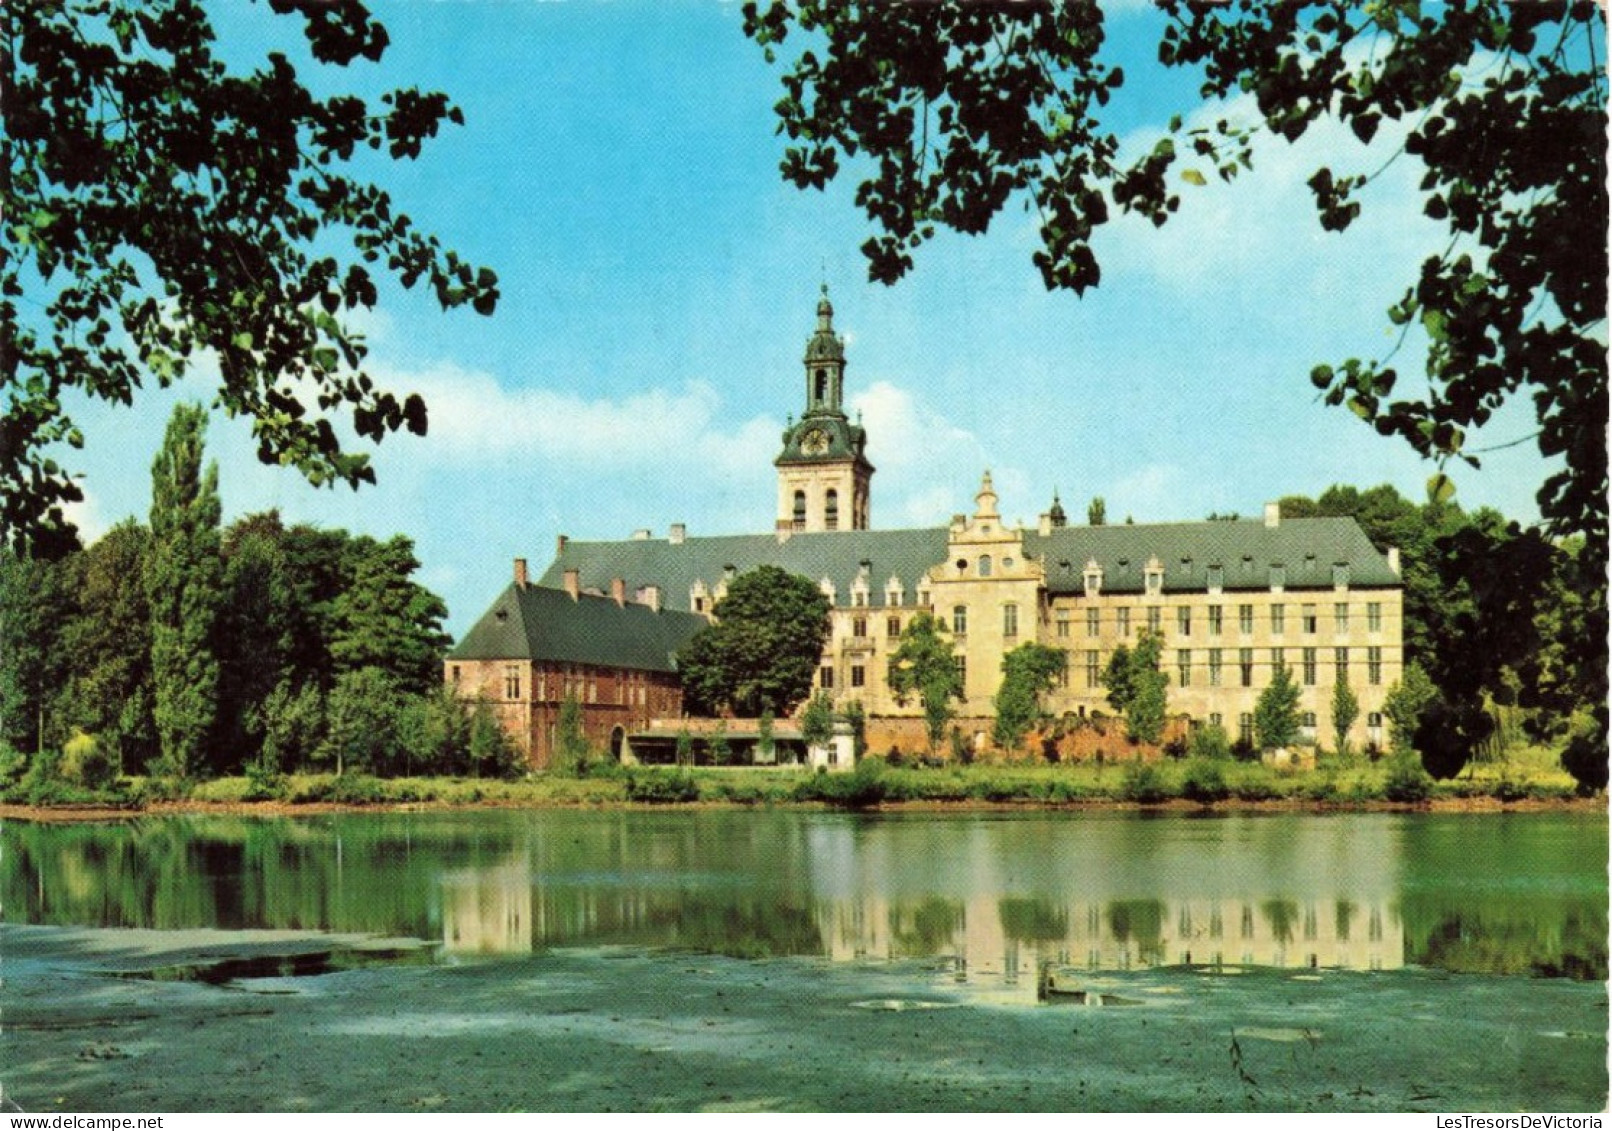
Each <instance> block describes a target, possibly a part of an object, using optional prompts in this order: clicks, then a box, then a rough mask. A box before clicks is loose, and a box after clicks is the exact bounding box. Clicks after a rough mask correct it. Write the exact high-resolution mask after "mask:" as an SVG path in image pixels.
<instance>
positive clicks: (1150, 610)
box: [1147, 605, 1164, 632]
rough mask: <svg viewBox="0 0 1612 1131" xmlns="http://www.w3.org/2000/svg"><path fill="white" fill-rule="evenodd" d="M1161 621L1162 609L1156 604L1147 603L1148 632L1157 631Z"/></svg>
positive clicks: (1162, 618)
mask: <svg viewBox="0 0 1612 1131" xmlns="http://www.w3.org/2000/svg"><path fill="white" fill-rule="evenodd" d="M1163 623H1164V610H1163V609H1161V608H1159V607H1158V606H1157V605H1149V606H1148V607H1147V630H1148V631H1149V632H1157V631H1159V627H1160V625H1162V624H1163Z"/></svg>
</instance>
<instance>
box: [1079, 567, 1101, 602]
mask: <svg viewBox="0 0 1612 1131" xmlns="http://www.w3.org/2000/svg"><path fill="white" fill-rule="evenodd" d="M1083 580H1084V582H1085V589H1086V596H1087V597H1095V596H1097V594H1099V593H1101V592H1102V591H1103V571H1102V570H1101V569H1098V568H1097V563H1096V562H1093V563H1092V564H1091V565H1088V566H1087V567H1086V572H1085V574H1084V576H1083Z"/></svg>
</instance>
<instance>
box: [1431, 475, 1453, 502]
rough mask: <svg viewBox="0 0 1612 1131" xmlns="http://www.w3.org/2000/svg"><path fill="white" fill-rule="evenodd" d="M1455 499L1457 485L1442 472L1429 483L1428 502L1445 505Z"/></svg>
mask: <svg viewBox="0 0 1612 1131" xmlns="http://www.w3.org/2000/svg"><path fill="white" fill-rule="evenodd" d="M1453 498H1455V483H1454V481H1452V480H1451V479H1450V477H1449V476H1448V475H1445V474H1444V473H1443V472H1442V471H1441V472H1439V473H1438V474H1437V475H1435V476H1433V477H1432V478H1431V479H1429V480H1428V481H1427V501H1428V502H1430V503H1433V504H1435V505H1440V506H1441V505H1443V504H1444V503H1447V502H1449V501H1450V500H1451V499H1453Z"/></svg>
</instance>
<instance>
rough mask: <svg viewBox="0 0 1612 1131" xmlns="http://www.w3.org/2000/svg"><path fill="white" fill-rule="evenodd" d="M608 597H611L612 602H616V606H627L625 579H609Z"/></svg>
mask: <svg viewBox="0 0 1612 1131" xmlns="http://www.w3.org/2000/svg"><path fill="white" fill-rule="evenodd" d="M610 597H611V599H612V600H614V601H615V602H616V604H617V605H618V606H621V607H625V606H626V604H627V582H626V579H624V578H620V577H612V578H611V579H610Z"/></svg>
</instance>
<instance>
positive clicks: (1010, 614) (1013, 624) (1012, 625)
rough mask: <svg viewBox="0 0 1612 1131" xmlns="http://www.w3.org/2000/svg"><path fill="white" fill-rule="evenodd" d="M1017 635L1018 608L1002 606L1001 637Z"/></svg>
mask: <svg viewBox="0 0 1612 1131" xmlns="http://www.w3.org/2000/svg"><path fill="white" fill-rule="evenodd" d="M1018 634H1019V606H1017V605H1003V606H1002V635H1003V636H1017V635H1018Z"/></svg>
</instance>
